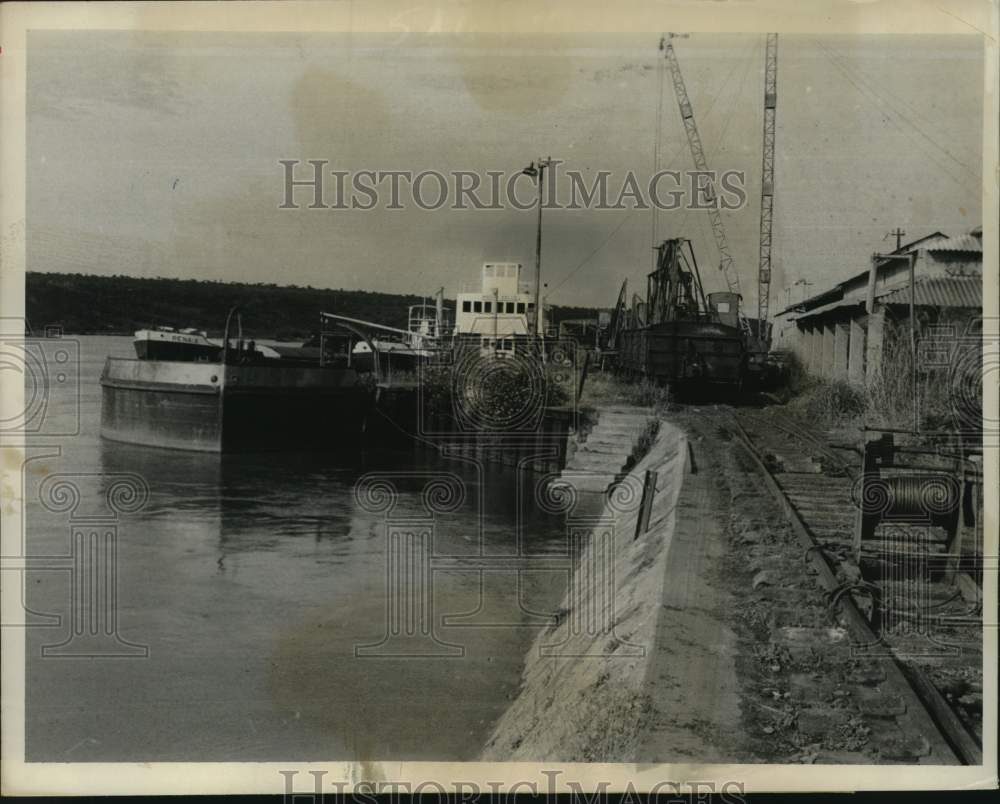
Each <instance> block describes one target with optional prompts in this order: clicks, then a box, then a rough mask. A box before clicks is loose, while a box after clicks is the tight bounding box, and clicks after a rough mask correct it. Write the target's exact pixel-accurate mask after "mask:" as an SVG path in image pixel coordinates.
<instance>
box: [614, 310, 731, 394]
mask: <svg viewBox="0 0 1000 804" xmlns="http://www.w3.org/2000/svg"><path fill="white" fill-rule="evenodd" d="M618 365H619V368H620V369H622V370H623V371H624V372H625V373H626V374H628V375H630V376H633V377H644V378H647V379H649V380H652V381H654V382H660V383H662V382H670V383H676V384H678V385H684V384H695V383H698V384H702V383H708V384H713V385H715V384H719V385H725V386H729V387H734V388H735V387H739V386H740V384H741V383H742V381H743V378H744V375H745V372H746V365H747V352H746V349H745V348H744V345H743V339H742V338H741V336H740V331H739V330H738V329H737V328H736V327H730V326H727V325H725V324H719V323H716V322H710V321H683V320H682V321H669V322H664V323H662V324H653V325H651V326H647V327H639V328H636V329H627V330H625V331H624V332H623V333H622V339H621V351H620V354H619V359H618Z"/></svg>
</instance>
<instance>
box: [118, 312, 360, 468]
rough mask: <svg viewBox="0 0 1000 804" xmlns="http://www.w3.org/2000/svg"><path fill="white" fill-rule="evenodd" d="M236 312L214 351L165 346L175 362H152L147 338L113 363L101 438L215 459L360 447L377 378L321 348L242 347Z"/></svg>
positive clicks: (244, 344) (193, 345) (245, 344)
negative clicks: (235, 324) (235, 332)
mask: <svg viewBox="0 0 1000 804" xmlns="http://www.w3.org/2000/svg"><path fill="white" fill-rule="evenodd" d="M234 315H235V316H236V320H237V321H238V312H237V311H236V310H235V309H234V310H233V311H230V314H229V317H228V318H227V321H226V332H225V335H224V337H223V339H222V341H221V343H220V344H219V346H218V353H217V354H213V353H208V354H206V351H207V350H206V349H204V348H202V344H201V343H186V342H185V341H178V340H169V339H168V340H167V342H168V343H170V344H172V349H171V352H170V354H171V356H172V357H173V358H174V359H150V358H149V357H148V355H149V354H150V352H149V350H148V348H147V347H146V345H145V344H148V342H149V340H150V339H149V338H148V337H147V336H148V333H146V332H140V333H137V340H136V352H137V357H136V358H132V359H128V358H115V357H109V358H107V360H106V362H105V365H104V370H103V372H102V374H101V394H102V405H101V435H102V437H103V438H105V439H108V440H110V441H122V442H128V443H131V444H140V445H145V446H153V447H166V448H173V449H185V450H193V451H199V452H217V453H222V452H233V451H246V450H268V449H296V448H316V447H324V446H332V447H341V446H344V445H349V444H351V443H354V442H357V441H359V440H360V438H361V436H362V433H363V431H364V426H365V418H366V416H367V415H368V413H369V411H370V410H371V409H372V404H373V400H374V394H375V383H374V382H372V381H371V378H370V376H366V375H364V374H363V373H359V372H358V371H357V369H355V368H354V367H352V366H350V365H345V364H344V363H343V361H338V360H336V359H333V360H330V361H327V360H326V359H324V354H323V349H295V348H288V349H285V350H282V351H277V350H276V349H273V348H271V347H262V346H257V345H256V344H254V342H253V341H245V340H244V339H243V337H242V332H240V334H239V335H237V337H236V338H235V339H232V338H230V333H229V330H230V325H231V323H232V321H233V319H234ZM140 335H141V336H142V337H139V336H140ZM202 337H203V336H202ZM154 340H159V339H154ZM205 340H206V342H207V339H205ZM185 347H187V348H185ZM282 352H284V353H282Z"/></svg>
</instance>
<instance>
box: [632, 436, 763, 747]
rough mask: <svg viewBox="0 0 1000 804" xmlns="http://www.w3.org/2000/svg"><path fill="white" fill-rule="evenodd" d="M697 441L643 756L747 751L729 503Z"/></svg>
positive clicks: (660, 627) (662, 616)
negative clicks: (730, 575) (742, 735)
mask: <svg viewBox="0 0 1000 804" xmlns="http://www.w3.org/2000/svg"><path fill="white" fill-rule="evenodd" d="M689 443H691V442H689ZM691 447H692V452H693V455H694V462H693V466H692V467H691V468H689V471H688V473H687V474H686V475H685V478H684V486H683V488H682V489H681V494H680V498H679V500H678V504H677V513H676V520H675V526H674V535H673V539H672V540H671V542H670V546H669V550H668V552H667V558H666V573H665V578H664V583H663V595H662V599H661V611H660V613H659V618H658V621H657V628H656V636H655V641H654V645H653V654H652V656H651V657H650V664H649V667H648V669H647V675H646V681H645V688H646V689H645V691H646V694H647V695H648V696H649V697H650V699H651V700H653V701H654V702H655V708H656V712H657V714H656V717H654V718H651V721H650V723H649V726H648V727H647V729H646V730H645V738H644V739H643V741H642V743H641V745H640V747H639V751H638V756H637V760H638V761H640V762H657V761H659V762H663V761H665V760H670V761H676V760H678V759H685V758H689V759H692V760H697V761H701V762H726V761H737V760H740V759H743V760H745V759H746V756H745V754H744V753H742V751H741V747H740V745H739V741H738V740H734V738H733V735H734V734H735V733H736V729H734V728H733V727H734V726H735V725H737V724H738V723H739V719H740V709H739V685H738V681H737V678H736V655H737V653H738V649H739V648H738V644H737V638H736V635H735V634H734V633H733V630H732V628H731V627H730V624H729V622H728V620H729V618H730V616H731V614H732V611H731V606H732V603H733V597H732V594H731V593H730V591H729V590H728V588H727V584H726V582H725V581H726V579H725V576H724V573H723V572H721V568H722V562H723V561H724V559H725V556H726V543H725V540H726V536H725V526H726V524H727V522H726V520H725V510H726V509H725V508H724V507H722V506H720V505H719V502H720V500H719V498H720V496H721V495H720V494H719V492H718V489H716V488H713V484H712V481H711V478H710V476H709V475H708V474H707V473H706V472H705V471H704V470H702V469H700V467H702V466H707V464H708V461H707V457H708V456H707V455H705V451H704V449H703V448H702V446H701V445H700V444H698V443H697V442H694V443H692V444H691ZM692 469H693V471H692Z"/></svg>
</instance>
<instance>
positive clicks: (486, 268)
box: [483, 265, 493, 277]
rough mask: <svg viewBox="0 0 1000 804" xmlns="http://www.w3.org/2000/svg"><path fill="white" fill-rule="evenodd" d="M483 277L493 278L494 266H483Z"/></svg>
mask: <svg viewBox="0 0 1000 804" xmlns="http://www.w3.org/2000/svg"><path fill="white" fill-rule="evenodd" d="M483 275H484V276H486V277H492V276H493V266H492V265H484V266H483Z"/></svg>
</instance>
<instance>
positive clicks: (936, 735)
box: [730, 409, 982, 765]
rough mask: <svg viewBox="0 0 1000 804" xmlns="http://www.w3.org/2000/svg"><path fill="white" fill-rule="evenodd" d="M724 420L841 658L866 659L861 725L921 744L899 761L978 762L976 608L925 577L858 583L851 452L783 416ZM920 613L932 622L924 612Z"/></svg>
mask: <svg viewBox="0 0 1000 804" xmlns="http://www.w3.org/2000/svg"><path fill="white" fill-rule="evenodd" d="M778 415H780V416H781V419H778V418H777V417H778ZM731 424H732V429H731V431H730V433H731V435H732V436H734V437H735V439H736V441H737V443H739V444H740V445H741V446H742V447H743V448H744V449H745V451H746V453H747V454H748V455H749V456H750V457H751V459H752V460H753V462H754V463H755V464H756V466H757V469H758V470H759V475H760V476H761V478H762V479H763V481H764V483H765V484H766V485H767V486H768V488H769V490H770V492H771V494H772V495H773V497H774V499H775V501H776V502H778V503H779V505H780V506H781V507H782V509H783V510H784V513H785V515H786V518H787V519H788V522H789V524H790V525H791V527H792V530H793V531H794V533H795V536H796V538H797V540H798V542H799V544H800V546H801V547H802V549H803V552H804V555H806V556H807V557H808V558H809V561H810V563H811V565H812V568H813V570H814V571H815V573H816V574H817V576H818V579H819V581H820V583H821V585H822V586H823V588H824V590H825V591H826V593H827V595H828V599H829V600H830V601H831V607H835V608H837V609H838V617H839V619H840V621H841V622H843V623H844V625H845V626H846V631H847V632H848V634H849V636H850V639H851V641H852V643H853V648H852V655H853V656H854V657H855V658H856V659H857V660H858V661H860V662H862V663H864V662H866V661H867V663H868V665H869V666H870V668H875V671H876V674H875V676H874V677H875V678H877V679H881V680H882V681H881V682H880V683H876V684H875V685H874V689H873V688H872V685H871V684H868V685H867V687H868V688H867V689H864V688H859V689H858V690H857V691H856V692H857V695H856V697H857V698H858V699H859V705H860V711H861V712H863V713H867V715H869V716H870V717H869V718H868V722H870V723H874V728H875V729H876V731H878V730H879V729H882V730H883V731H884V730H886V729H889V730H891V726H890V724H894V725H895V728H896V729H898V730H899V731H898V733H899V734H903V735H909V736H910V737H913V736H914V735H920V736H921V737H922V738H924V739H925V740H926V743H927V744H926V746H923V744H922V743H921V744H920V745H918V746H916V747H914V745H912V744H910V745H909V748H908V750H909V754H907V752H906V751H901V752H899V753H900V754H902V755H904V756H903V758H904V759H905V758H906V757H907V756H908V757H910V758H912V759H917V757H919V759H917V761H923V762H939V763H940V762H958V763H962V764H969V765H978V764H981V762H982V746H981V742H982V736H981V735H982V620H981V610H980V611H976V610H974V609H973V610H972V611H970V610H969V604H968V603H966V602H965V601H964V600H963V599H962V598H961V596H960V595H959V594H958V593H957V592H956V590H955V588H954V586H952V585H946V584H944V583H942V582H940V581H937V580H930V579H929V578H928V577H927V576H922V577H920V578H919V579H914V578H907V577H901V576H899V575H898V574H892V573H889V574H888V575H886V577H884V578H879V579H877V581H876V582H875V583H873V581H872V580H871V578H870V577H865V573H863V572H862V568H861V567H860V566H859V563H858V561H857V558H858V556H857V554H856V551H855V549H854V529H855V527H856V519H857V505H856V503H855V502H854V500H853V497H854V494H855V493H854V489H855V484H856V480H857V477H858V475H859V474H860V471H861V469H860V458H859V457H858V455H857V454H852V453H851V452H850V451H847V450H845V449H844V448H837V447H834V446H832V445H830V444H828V443H826V441H825V440H824V438H823V437H821V436H819V435H817V434H816V433H814V432H811V431H810V430H809V428H807V427H806V426H805V425H803V424H800V423H798V422H795V421H794V420H792V419H790V418H788V417H787V414H785V413H784V412H781V413H780V414H779V413H777V412H775V413H772V414H768V413H767V412H766V411H765V412H748V411H745V410H739V409H734V410H733V411H732V417H731ZM903 535H904V538H903V539H901V541H903V542H906V544H905V545H900V547H899V549H900V550H908V551H911V552H916V553H921V552H923V553H926V554H933V553H935V552H936V551H939V550H940V542H939V541H937V540H935V539H933V538H930V537H928V536H927V534H926V533H922V537H921V538H915V539H908V538H905V537H906V536H907V535H908V534H905V533H904V534H903ZM893 549H896V548H893ZM869 576H870V573H869ZM879 595H881V599H882V600H883V601H892V604H893V605H892V609H893V612H894V615H893V618H892V620H891V621H887V620H885V619H883V620H882V621H881V623H880V624H879V623H878V621H876V622H873V620H872V617H873V614H874V613H875V612H876V611H881V610H880V609H877V608H876V607H875V605H874V600H875V599H876V598H877V596H879ZM914 598H920V599H919V600H915V599H914ZM929 607H930V608H933V611H934V612H935V614H934V616H933V617H928V616H926V612H927V611H928V609H929ZM883 608H884V606H883ZM928 625H930V626H932V633H928V631H927V627H928ZM786 631H787V629H786ZM815 633H817V634H818V633H821V632H820V631H819V630H816V631H815ZM862 675H863V674H862ZM864 686H865V685H862V687H864ZM878 696H883V700H882V704H884V705H882V704H879V703H878V702H877V698H878ZM866 701H867V703H866ZM873 702H875V703H874V705H872V703H873ZM882 742H883V743H885V742H887V740H885V739H883V740H882ZM888 742H891V741H888ZM924 748H926V750H924ZM888 754H889V755H890V756H891V755H892V749H891V748H890V749H889V751H888Z"/></svg>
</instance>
